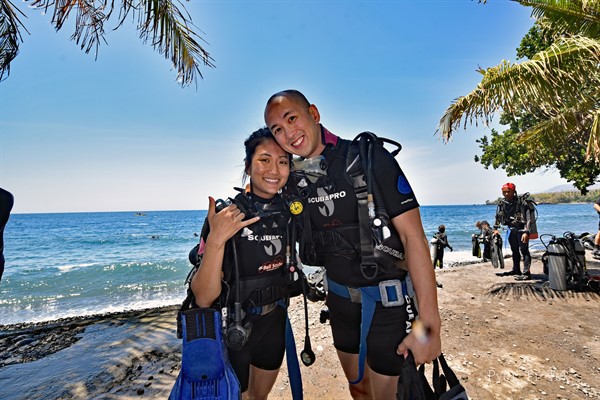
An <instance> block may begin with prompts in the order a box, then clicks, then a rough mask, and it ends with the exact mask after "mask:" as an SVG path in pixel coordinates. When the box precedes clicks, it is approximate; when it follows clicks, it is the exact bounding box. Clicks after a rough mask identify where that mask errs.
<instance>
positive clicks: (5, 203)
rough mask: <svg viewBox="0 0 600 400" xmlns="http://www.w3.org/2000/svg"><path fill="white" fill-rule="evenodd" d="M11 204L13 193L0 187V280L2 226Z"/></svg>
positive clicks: (1, 272)
mask: <svg viewBox="0 0 600 400" xmlns="http://www.w3.org/2000/svg"><path fill="white" fill-rule="evenodd" d="M13 204H14V198H13V195H12V194H11V193H10V192H7V191H6V190H4V189H2V188H0V280H2V274H3V273H4V227H5V226H6V223H7V222H8V218H9V217H10V210H12V207H13Z"/></svg>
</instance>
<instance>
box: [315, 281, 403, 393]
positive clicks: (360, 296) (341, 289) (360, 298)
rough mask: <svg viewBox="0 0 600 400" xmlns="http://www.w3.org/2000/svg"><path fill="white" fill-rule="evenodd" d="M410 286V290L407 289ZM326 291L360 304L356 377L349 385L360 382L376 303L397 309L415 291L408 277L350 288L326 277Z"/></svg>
mask: <svg viewBox="0 0 600 400" xmlns="http://www.w3.org/2000/svg"><path fill="white" fill-rule="evenodd" d="M409 285H410V289H409ZM327 289H328V290H330V291H331V292H333V293H335V294H337V295H338V296H341V297H345V298H347V299H350V301H351V302H353V303H360V305H361V316H360V344H359V349H358V377H357V378H356V379H355V380H353V381H350V383H351V384H356V383H358V382H360V381H361V380H362V378H363V376H364V372H365V360H366V358H367V336H368V335H369V329H370V328H371V322H373V315H374V314H375V307H376V303H377V302H378V301H379V302H381V304H382V305H383V306H384V307H398V306H402V305H404V296H409V297H414V295H415V291H414V288H413V285H412V282H411V281H410V276H408V275H407V276H406V278H405V279H404V280H399V279H392V280H387V281H381V282H379V284H378V285H377V286H363V287H360V288H352V287H348V286H344V285H342V284H339V283H337V282H335V281H333V280H331V279H330V278H329V277H327Z"/></svg>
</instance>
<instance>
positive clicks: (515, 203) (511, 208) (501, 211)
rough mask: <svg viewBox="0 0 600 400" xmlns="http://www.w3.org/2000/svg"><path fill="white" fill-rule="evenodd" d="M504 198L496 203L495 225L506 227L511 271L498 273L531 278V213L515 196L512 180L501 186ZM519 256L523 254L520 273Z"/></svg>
mask: <svg viewBox="0 0 600 400" xmlns="http://www.w3.org/2000/svg"><path fill="white" fill-rule="evenodd" d="M502 196H504V200H503V201H501V202H500V203H499V204H498V208H497V209H496V224H495V227H496V228H497V227H499V226H500V225H505V226H506V227H507V228H508V232H509V234H508V242H509V243H510V249H511V251H512V259H513V268H512V271H508V272H503V273H500V274H498V275H501V276H506V275H516V277H515V279H517V280H528V279H531V272H530V268H531V254H529V227H530V225H531V218H532V216H531V213H530V212H528V210H527V209H526V207H525V206H524V204H523V202H521V201H519V196H517V187H516V185H515V184H514V183H512V182H507V183H505V184H504V185H503V186H502ZM521 256H523V273H521V265H520V264H521Z"/></svg>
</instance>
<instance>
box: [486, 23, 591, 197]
mask: <svg viewBox="0 0 600 400" xmlns="http://www.w3.org/2000/svg"><path fill="white" fill-rule="evenodd" d="M564 34H565V33H564V31H563V30H562V29H561V28H559V27H557V26H556V25H553V24H552V23H551V22H550V21H548V20H546V19H544V18H541V19H540V20H538V21H536V23H535V24H534V26H533V27H532V28H531V29H530V30H529V32H527V34H526V35H525V36H524V37H523V39H522V41H521V44H520V46H519V48H518V49H517V55H518V57H519V58H524V57H525V58H529V59H531V58H535V57H536V55H537V54H538V53H539V52H541V51H543V50H545V49H547V48H549V47H550V46H552V45H553V43H554V42H555V40H557V39H560V38H561V37H563V36H564ZM587 92H588V93H589V92H590V91H587ZM545 119H547V117H546V116H545V114H544V112H543V110H541V109H540V108H539V107H537V108H536V107H535V106H531V107H528V108H527V109H525V108H521V109H514V110H513V111H512V112H509V111H505V112H503V113H502V114H501V117H500V123H501V124H503V125H508V126H509V129H508V130H506V131H504V132H503V133H501V134H500V133H498V132H497V131H496V130H492V134H491V137H490V139H488V137H487V136H483V137H482V138H480V139H478V140H477V143H479V148H480V149H481V150H482V155H481V156H477V155H476V156H475V161H476V162H480V163H481V164H482V165H483V166H484V167H485V168H486V169H488V168H489V167H490V166H491V167H493V168H494V169H498V168H501V169H504V170H505V171H506V173H507V174H508V175H509V176H514V175H523V174H526V173H530V172H533V171H535V170H537V169H542V170H543V169H546V170H557V171H558V172H559V173H560V176H561V177H562V178H565V179H566V180H567V181H568V182H573V184H574V185H575V187H576V188H578V189H579V190H580V192H581V193H582V194H585V193H586V192H587V187H588V186H591V185H593V184H594V183H595V182H596V180H597V179H598V176H599V175H600V166H599V165H598V164H597V163H596V162H595V160H594V159H589V158H587V157H586V149H587V142H585V141H582V140H572V139H570V135H567V134H565V132H564V131H561V132H559V134H560V137H559V138H558V140H555V141H553V140H551V138H549V139H546V140H539V141H537V142H536V143H535V145H534V146H532V145H531V144H526V143H525V142H524V141H523V140H522V138H523V133H524V132H526V131H528V130H531V129H534V128H536V126H538V127H539V126H542V124H544V123H545Z"/></svg>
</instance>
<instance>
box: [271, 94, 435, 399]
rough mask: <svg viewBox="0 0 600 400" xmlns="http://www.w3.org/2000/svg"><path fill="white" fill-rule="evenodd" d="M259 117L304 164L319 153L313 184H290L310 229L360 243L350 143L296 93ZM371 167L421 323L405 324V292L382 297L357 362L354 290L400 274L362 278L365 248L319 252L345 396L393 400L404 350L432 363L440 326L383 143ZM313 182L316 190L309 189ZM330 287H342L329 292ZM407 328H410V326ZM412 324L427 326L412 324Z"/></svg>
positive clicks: (417, 219) (425, 254)
mask: <svg viewBox="0 0 600 400" xmlns="http://www.w3.org/2000/svg"><path fill="white" fill-rule="evenodd" d="M265 122H266V124H267V127H268V128H269V129H271V132H273V134H274V136H275V139H276V140H277V142H278V143H279V144H280V145H281V147H282V148H283V149H284V150H286V151H288V152H290V153H293V154H296V155H299V156H301V157H302V158H303V159H305V160H306V161H308V160H311V159H313V158H315V157H320V161H319V163H317V165H320V166H321V169H323V168H325V169H324V170H322V171H321V177H320V178H319V180H317V181H316V182H313V185H311V183H310V182H309V181H307V180H304V179H301V180H300V181H299V182H297V183H296V186H297V188H299V189H300V193H302V192H304V193H305V196H304V204H305V206H306V207H307V212H308V215H309V217H310V224H311V227H312V231H314V232H313V233H314V234H320V233H322V232H326V231H331V230H333V231H335V232H338V233H339V232H342V233H343V234H340V235H338V236H337V237H344V238H345V239H344V240H348V241H350V242H352V243H356V242H357V241H358V242H360V236H361V235H360V228H359V212H360V209H359V205H358V198H357V196H356V194H355V190H354V186H353V185H352V183H351V182H352V181H351V180H350V177H349V176H348V174H347V172H346V154H347V150H348V148H349V146H350V142H349V141H348V140H344V139H340V138H339V137H337V136H335V135H334V134H332V133H331V132H329V131H328V130H327V129H326V128H325V127H324V126H322V125H321V124H320V114H319V111H318V109H317V107H316V106H315V105H314V104H311V103H309V102H308V100H307V99H306V97H305V96H304V95H303V94H302V93H300V92H298V91H296V90H286V91H283V92H279V93H276V94H274V95H273V96H272V97H271V98H270V99H269V100H268V102H267V105H266V108H265ZM372 164H373V166H372V175H373V177H374V180H375V182H376V183H377V185H378V187H379V190H380V191H381V192H382V193H381V197H382V199H381V200H382V201H383V203H384V204H385V210H386V212H387V214H388V215H389V219H390V225H389V228H390V230H393V231H394V233H397V237H399V241H401V244H400V246H402V245H403V250H402V251H403V252H404V254H403V255H402V260H403V264H404V266H405V267H406V268H407V269H408V273H409V275H410V278H411V280H412V283H413V285H414V291H415V292H416V298H417V301H418V305H419V310H418V314H419V320H420V321H421V323H419V324H411V321H412V320H413V319H414V314H413V313H414V305H412V304H409V303H411V302H412V300H411V299H409V298H408V296H406V298H407V300H406V301H403V303H404V305H403V306H389V304H388V306H385V305H383V303H384V302H383V301H381V302H377V303H376V307H375V311H374V314H373V320H372V323H371V325H370V330H369V333H368V337H367V341H366V345H365V347H366V352H367V354H366V360H367V362H366V363H361V361H360V354H361V349H362V348H364V347H363V345H362V344H361V343H360V342H361V341H362V338H363V337H362V335H361V333H360V330H361V329H360V327H361V313H362V311H361V305H363V306H364V304H365V301H363V298H364V295H363V296H362V297H363V298H361V296H356V293H358V294H359V295H360V293H361V292H360V291H358V290H357V289H361V290H362V289H364V288H365V287H369V288H377V285H378V284H381V283H382V282H385V281H386V280H388V281H389V280H392V281H397V282H400V281H401V282H402V284H404V283H405V279H406V272H405V271H402V270H401V269H388V270H386V271H384V272H383V273H381V274H380V275H377V276H376V277H375V278H374V279H370V278H367V276H366V274H365V273H364V272H365V271H364V270H361V268H362V267H363V264H362V262H361V259H364V258H365V254H364V253H363V254H358V256H355V257H351V256H348V255H347V254H346V256H345V255H344V254H325V255H324V256H322V261H323V265H324V266H325V269H326V272H327V281H328V285H329V293H328V296H327V305H328V308H329V313H330V323H331V329H332V334H333V340H334V346H335V348H336V349H337V352H338V357H339V359H340V363H341V365H342V368H343V370H344V373H345V375H346V378H347V379H348V381H349V382H350V394H351V395H352V397H353V398H354V399H373V398H375V399H392V398H396V388H397V384H398V378H399V375H400V371H401V368H402V366H403V364H404V359H405V357H406V356H408V350H410V351H411V352H412V354H413V355H414V358H415V361H416V363H417V364H422V363H426V362H430V361H432V360H433V359H435V358H436V357H437V356H438V355H439V354H440V353H441V343H440V325H441V323H440V316H439V311H438V304H437V291H436V282H435V273H434V270H433V266H432V263H431V258H430V255H429V251H428V247H427V239H426V238H425V233H424V231H423V227H422V224H421V216H420V213H419V208H418V207H419V204H418V202H417V200H416V198H415V195H414V193H413V191H412V188H411V187H410V185H409V183H408V180H407V179H406V177H405V176H404V173H403V172H402V170H401V169H400V167H399V166H398V163H397V162H396V160H395V159H394V157H393V156H392V155H391V154H390V153H389V152H388V151H387V150H385V149H384V148H383V146H376V147H375V149H374V151H373V156H372ZM314 185H316V186H317V187H316V188H315V187H312V188H311V186H314ZM304 229H305V230H306V229H307V228H306V227H305V228H304ZM309 229H310V228H309ZM323 237H327V235H323ZM319 246H320V247H327V243H324V244H321V245H317V251H319V250H324V251H325V252H326V251H327V249H326V248H325V249H319ZM358 246H359V247H360V244H359V245H358ZM390 247H391V246H390ZM390 247H384V249H385V250H384V251H386V250H387V251H389V252H390V253H394V254H396V253H398V251H397V249H394V248H390ZM344 250H347V249H344ZM395 252H396V253H395ZM340 253H341V252H340ZM367 256H368V255H367ZM333 286H335V287H336V288H341V290H339V291H338V289H335V290H333ZM380 287H381V286H380ZM340 293H341V294H340ZM357 297H358V298H357ZM409 306H412V308H411V307H409ZM411 326H412V327H414V329H412V330H411ZM417 326H419V327H425V329H424V330H422V329H417ZM423 332H426V334H424V333H423ZM365 364H366V365H365ZM361 368H364V375H363V376H362V379H361V380H359V379H360V378H361V374H360V372H361Z"/></svg>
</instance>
